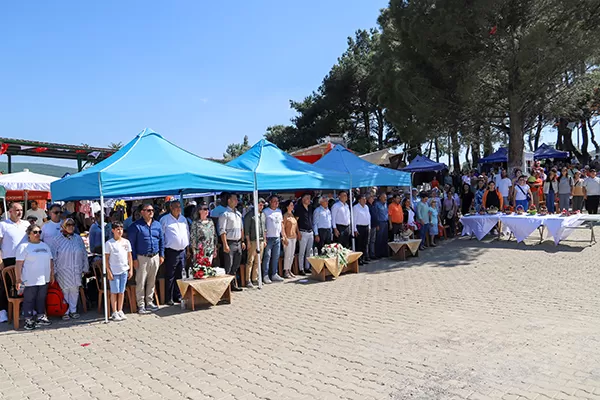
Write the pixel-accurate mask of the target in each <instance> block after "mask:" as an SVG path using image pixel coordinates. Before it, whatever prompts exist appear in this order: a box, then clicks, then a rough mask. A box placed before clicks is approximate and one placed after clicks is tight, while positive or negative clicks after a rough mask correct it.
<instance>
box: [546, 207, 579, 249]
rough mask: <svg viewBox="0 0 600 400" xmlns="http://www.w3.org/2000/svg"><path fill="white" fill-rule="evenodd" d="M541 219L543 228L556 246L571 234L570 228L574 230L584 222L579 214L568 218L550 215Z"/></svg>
mask: <svg viewBox="0 0 600 400" xmlns="http://www.w3.org/2000/svg"><path fill="white" fill-rule="evenodd" d="M543 218H545V219H544V226H545V227H546V229H547V230H548V234H549V235H550V236H552V237H553V238H554V244H558V242H560V241H561V240H565V239H566V238H567V237H568V236H569V235H570V234H571V233H573V229H572V228H576V227H578V226H580V225H581V224H583V222H584V219H583V218H582V217H581V214H578V215H571V216H569V217H559V216H558V215H551V216H545V217H543Z"/></svg>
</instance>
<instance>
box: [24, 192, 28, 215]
mask: <svg viewBox="0 0 600 400" xmlns="http://www.w3.org/2000/svg"><path fill="white" fill-rule="evenodd" d="M23 192H24V194H25V199H24V200H25V202H24V204H23V210H24V211H23V216H25V214H26V213H27V199H28V198H29V190H23Z"/></svg>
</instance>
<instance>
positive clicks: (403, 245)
mask: <svg viewBox="0 0 600 400" xmlns="http://www.w3.org/2000/svg"><path fill="white" fill-rule="evenodd" d="M420 245H421V239H409V240H407V241H405V242H389V243H388V246H390V249H392V251H393V252H394V254H393V255H392V258H393V259H394V260H400V261H406V252H407V251H410V253H411V254H412V255H413V256H414V257H417V256H418V255H419V246H420Z"/></svg>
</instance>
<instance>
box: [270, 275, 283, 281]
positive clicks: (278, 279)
mask: <svg viewBox="0 0 600 400" xmlns="http://www.w3.org/2000/svg"><path fill="white" fill-rule="evenodd" d="M271 281H273V282H283V278H282V277H280V276H279V275H278V274H275V275H273V276H272V277H271Z"/></svg>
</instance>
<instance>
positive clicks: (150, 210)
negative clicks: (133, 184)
mask: <svg viewBox="0 0 600 400" xmlns="http://www.w3.org/2000/svg"><path fill="white" fill-rule="evenodd" d="M142 211H146V212H152V213H153V212H154V210H152V209H148V210H142Z"/></svg>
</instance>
